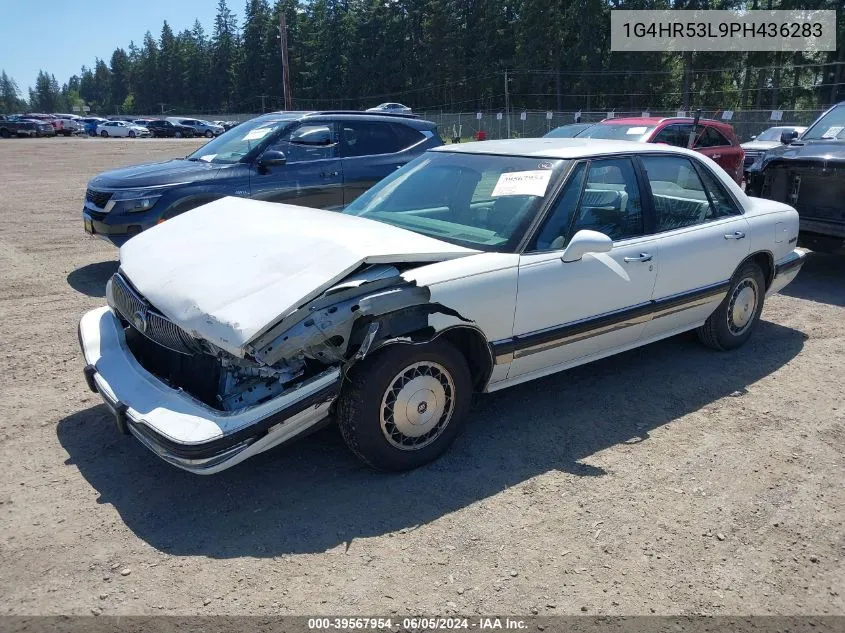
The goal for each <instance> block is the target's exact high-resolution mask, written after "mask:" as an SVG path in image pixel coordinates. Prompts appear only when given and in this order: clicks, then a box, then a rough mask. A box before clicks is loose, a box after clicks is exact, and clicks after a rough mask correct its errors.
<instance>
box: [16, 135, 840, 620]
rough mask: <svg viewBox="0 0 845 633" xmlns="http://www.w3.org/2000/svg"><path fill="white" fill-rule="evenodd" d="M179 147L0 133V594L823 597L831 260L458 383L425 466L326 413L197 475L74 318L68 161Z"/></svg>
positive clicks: (659, 600) (226, 609)
mask: <svg viewBox="0 0 845 633" xmlns="http://www.w3.org/2000/svg"><path fill="white" fill-rule="evenodd" d="M196 145H197V143H195V142H193V141H157V140H149V141H148V140H136V141H132V140H117V139H112V140H101V139H43V140H34V141H27V140H20V141H17V140H11V141H3V142H0V219H1V220H2V222H1V223H0V340H2V350H0V375H2V377H3V379H2V386H0V433H1V435H0V438H2V439H0V442H1V443H0V463H2V464H3V470H4V472H3V475H2V478H0V479H2V481H0V559H2V561H3V562H2V564H0V609H1V610H2V611H0V612H2V613H17V614H58V613H73V614H89V613H91V612H95V613H104V614H140V613H145V614H155V613H164V614H194V613H203V614H214V613H231V614H237V613H251V614H259V613H265V614H269V613H281V614H344V613H345V614H350V613H354V614H370V615H374V614H391V613H398V614H406V613H420V612H422V613H428V614H445V613H448V612H459V613H463V614H467V615H470V614H474V613H483V614H490V613H494V612H495V613H500V614H504V613H514V614H524V615H527V614H530V613H531V612H532V609H536V610H537V612H539V613H540V614H541V615H548V614H565V613H582V612H585V611H586V612H587V613H590V614H634V613H645V614H648V613H675V614H677V613H684V614H695V613H707V614H766V613H780V614H825V613H835V614H845V596H843V595H842V594H843V593H845V591H843V588H845V526H843V521H845V456H843V447H844V446H845V432H843V429H845V402H843V398H842V393H843V387H845V318H844V317H845V258H835V257H826V256H820V255H819V256H813V257H812V258H811V259H810V261H809V262H808V264H807V265H806V266H805V267H804V270H803V271H802V272H801V273H800V275H799V277H798V279H797V280H796V282H795V283H793V284H792V286H791V287H789V288H788V289H787V290H786V294H785V295H783V296H777V297H774V298H772V299H771V300H770V301H769V302H768V303H767V305H766V308H765V310H764V312H763V319H764V322H762V323H761V324H760V327H759V329H758V331H757V332H756V333H755V335H754V337H753V338H752V339H751V341H750V342H749V344H748V345H747V346H746V347H744V348H743V349H742V350H740V351H738V352H735V353H727V354H718V353H714V352H710V351H708V350H706V349H704V348H703V347H701V346H699V345H698V344H697V342H696V341H695V340H694V339H693V338H692V337H689V336H683V337H678V338H675V339H672V340H669V341H665V342H663V343H659V344H656V345H652V346H650V347H648V348H645V349H642V350H640V351H635V352H629V353H627V354H624V355H621V356H618V357H616V358H612V359H608V360H605V361H601V362H598V363H595V364H593V365H591V366H587V367H582V368H580V369H577V370H573V371H569V372H566V373H565V374H560V375H557V376H552V377H549V378H546V379H543V380H540V381H538V382H534V383H531V384H528V385H524V386H521V387H516V388H514V389H511V390H506V391H504V392H501V393H498V394H495V395H492V396H486V397H484V398H482V399H481V400H480V402H479V404H478V406H477V407H476V409H475V412H474V414H473V416H472V419H471V422H470V424H469V428H468V429H467V431H466V433H464V435H463V436H462V437H461V438H460V439H459V440H458V441H457V443H456V444H455V445H454V446H453V448H452V449H451V451H450V452H449V453H448V454H447V456H446V457H445V458H443V459H441V460H440V461H439V462H437V463H435V464H433V465H431V466H429V467H427V468H423V469H420V470H418V471H415V472H412V473H409V474H404V475H398V476H390V475H383V474H376V473H373V472H371V471H369V470H367V469H366V468H363V467H362V466H360V465H359V464H358V463H357V462H356V461H355V460H354V459H353V458H352V457H351V456H350V454H349V453H348V452H347V451H346V449H345V448H344V446H343V443H342V441H341V439H340V437H339V434H338V433H337V431H336V430H335V429H331V428H330V429H327V430H325V431H322V432H320V433H318V434H316V435H314V436H311V437H308V438H306V439H304V440H301V441H299V442H297V443H295V444H293V445H291V446H288V447H282V448H280V449H277V450H274V451H271V452H270V453H269V454H267V453H265V454H264V455H261V456H259V457H257V458H255V459H252V460H250V461H248V462H246V463H245V464H243V465H241V466H239V467H236V468H234V469H232V470H230V471H227V472H225V473H223V474H220V475H216V476H213V477H206V478H202V477H197V476H193V475H189V474H186V473H183V472H181V471H178V470H176V469H174V468H172V467H170V466H168V465H166V464H164V463H163V462H161V461H160V460H158V459H157V458H155V457H154V456H153V455H152V454H151V453H149V452H148V451H147V450H146V449H144V448H142V447H141V445H140V444H138V442H136V441H134V440H132V439H130V438H126V437H123V436H121V435H119V434H118V432H117V430H116V428H115V425H114V422H113V421H112V419H111V418H110V416H109V415H108V414H107V411H106V409H105V407H104V406H103V405H102V404H101V402H100V399H99V397H98V396H96V395H94V394H92V393H90V392H88V391H87V389H86V388H85V384H84V381H83V378H82V372H81V369H82V358H81V356H80V353H79V350H78V346H77V340H76V323H77V320H78V319H79V317H80V315H81V314H82V313H83V312H84V311H86V310H89V309H91V308H94V307H97V306H100V305H102V304H103V303H104V299H103V286H104V284H105V281H106V279H107V278H108V276H109V275H110V274H111V273H112V272H114V270H115V269H116V266H117V264H116V256H117V251H116V250H115V249H114V248H112V247H111V246H110V245H108V244H106V243H105V242H101V241H98V240H95V239H91V238H88V237H86V236H85V235H84V234H83V231H82V221H81V217H80V209H81V205H82V199H83V196H84V191H85V185H86V181H87V179H88V178H89V177H91V176H93V175H94V174H95V173H97V172H99V171H101V170H103V169H106V168H109V167H113V166H118V165H126V164H130V163H136V162H140V161H146V160H153V159H165V158H169V157H175V156H180V155H184V154H186V153H187V152H188V151H189V150H190V149H193V147H195V146H196Z"/></svg>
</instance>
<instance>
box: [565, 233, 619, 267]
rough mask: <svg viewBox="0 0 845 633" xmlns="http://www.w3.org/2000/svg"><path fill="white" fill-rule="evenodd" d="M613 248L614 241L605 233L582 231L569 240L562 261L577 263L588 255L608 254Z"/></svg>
mask: <svg viewBox="0 0 845 633" xmlns="http://www.w3.org/2000/svg"><path fill="white" fill-rule="evenodd" d="M612 248H613V240H612V239H610V238H609V237H608V236H607V235H605V234H604V233H599V232H598V231H589V230H587V229H582V230H580V231H578V232H577V233H576V234H575V235H573V236H572V239H571V240H569V246H567V247H566V250H565V251H563V255H562V256H561V260H562V261H563V262H565V263H567V262H577V261H578V260H580V259H581V258H582V257H584V255H586V254H587V253H608V252H610V250H611V249H612Z"/></svg>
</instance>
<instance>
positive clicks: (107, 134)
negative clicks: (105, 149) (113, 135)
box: [100, 130, 109, 138]
mask: <svg viewBox="0 0 845 633" xmlns="http://www.w3.org/2000/svg"><path fill="white" fill-rule="evenodd" d="M100 136H102V137H103V138H108V137H109V133H108V132H106V131H105V130H103V131H102V132H100Z"/></svg>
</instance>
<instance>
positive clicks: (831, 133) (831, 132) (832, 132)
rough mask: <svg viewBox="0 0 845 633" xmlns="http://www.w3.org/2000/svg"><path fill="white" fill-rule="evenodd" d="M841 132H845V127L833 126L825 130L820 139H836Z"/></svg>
mask: <svg viewBox="0 0 845 633" xmlns="http://www.w3.org/2000/svg"><path fill="white" fill-rule="evenodd" d="M842 130H845V126H842V125H834V126H833V127H829V128H827V132H825V133H824V134H822V138H836V137H837V136H839V133H840V132H841V131H842Z"/></svg>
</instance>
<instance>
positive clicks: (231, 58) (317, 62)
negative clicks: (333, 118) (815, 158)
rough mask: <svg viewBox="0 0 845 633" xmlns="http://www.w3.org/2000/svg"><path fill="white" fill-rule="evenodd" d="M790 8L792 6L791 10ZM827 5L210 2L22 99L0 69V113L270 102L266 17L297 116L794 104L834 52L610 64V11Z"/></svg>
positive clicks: (39, 81)
mask: <svg viewBox="0 0 845 633" xmlns="http://www.w3.org/2000/svg"><path fill="white" fill-rule="evenodd" d="M799 5H800V6H799ZM662 8H675V9H735V8H751V9H757V8H759V9H797V8H801V9H809V8H812V9H835V10H837V11H838V12H839V15H840V16H841V15H843V14H845V0H801V1H800V2H799V1H798V0H753V1H752V2H736V1H732V0H721V1H720V0H507V1H504V0H308V1H305V0H277V1H276V2H275V3H273V4H271V3H270V1H269V0H247V1H246V7H245V11H244V20H243V24H239V23H238V19H237V16H236V15H235V14H234V13H233V12H232V11H231V9H230V7H229V5H228V4H227V1H226V0H219V1H218V5H217V12H216V16H215V19H214V24H213V25H212V28H211V30H210V32H207V31H206V29H205V28H204V27H203V25H202V24H201V23H200V22H199V21H196V22H195V23H194V25H193V27H192V28H190V29H185V30H183V31H181V32H174V31H173V29H172V28H171V26H170V25H169V24H168V22H167V21H164V22H163V24H162V27H161V32H160V33H159V34H158V36H157V37H156V36H154V35H153V34H152V33H150V32H149V31H148V32H147V33H146V34H145V35H144V36H143V39H142V40H141V43H140V45H138V44H136V43H135V42H134V41H133V42H129V43H128V45H127V46H126V48H122V47H121V48H117V49H115V50H114V52H113V53H112V54H111V57H110V58H109V59H108V60H105V59H95V60H94V63H93V65H91V66H83V67H82V68H81V70H80V72H79V74H75V75H73V76H72V77H70V78H69V79H68V81H67V82H66V83H63V84H60V83H59V82H58V81H57V80H56V77H55V76H54V75H53V74H51V73H49V71H47V70H41V71H40V72H39V73H38V76H37V77H36V79H35V83H34V85H33V87H32V88H30V89H29V92H28V94H27V95H23V94H21V91H20V90H19V89H18V84H16V82H15V80H14V79H12V78H10V77H8V76H7V75H6V72H5V71H3V72H2V73H0V112H19V111H21V110H25V109H29V110H32V111H42V112H58V111H70V110H71V109H72V107H73V106H74V105H78V106H81V105H83V104H84V105H88V106H89V107H90V108H91V111H92V112H97V113H100V114H109V115H111V114H135V113H137V114H153V113H161V112H164V113H168V112H191V113H203V112H205V113H225V112H258V111H260V110H261V109H262V108H264V109H266V110H271V109H279V108H281V107H282V105H283V103H284V102H283V88H282V62H281V52H280V45H279V18H280V15H281V14H284V16H285V19H286V21H287V25H288V26H287V29H288V32H287V40H288V48H289V63H290V68H289V74H290V81H291V93H292V96H293V106H294V108H296V109H311V108H324V109H329V108H344V109H358V108H361V107H369V106H372V105H375V104H377V103H379V102H382V101H400V102H403V103H406V104H408V105H410V106H412V107H413V108H414V109H416V110H426V109H441V110H451V111H475V110H482V109H483V110H492V109H501V108H502V107H503V106H504V103H505V99H506V95H507V98H508V99H509V103H510V107H511V108H514V109H522V108H527V109H538V110H545V109H554V110H567V109H573V110H574V109H582V108H583V109H585V110H590V109H596V110H601V109H614V108H615V109H621V110H626V109H628V110H637V109H654V110H660V109H675V108H683V109H688V108H692V107H702V108H705V109H711V110H712V109H718V108H723V109H734V110H741V109H766V108H772V109H778V108H780V109H793V108H815V107H819V106H821V105H825V104H829V103H834V102H836V101H837V100H840V99H842V98H845V85H843V83H844V82H845V69H843V66H845V58H843V53H845V20H842V19H840V20H839V21H838V22H839V24H838V25H837V28H838V33H837V43H838V46H837V51H836V52H822V53H808V52H798V53H791V52H790V53H736V52H732V53H729V52H720V53H713V52H697V53H668V52H667V53H662V52H660V53H611V52H610V10H611V9H662Z"/></svg>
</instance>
